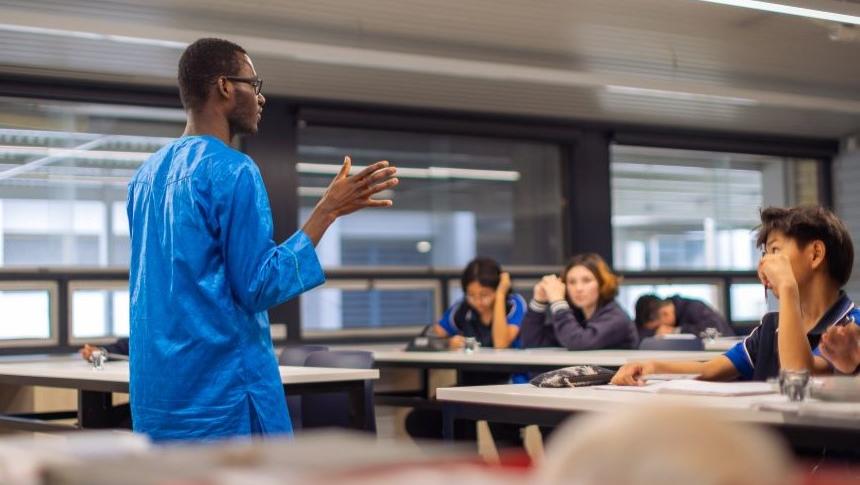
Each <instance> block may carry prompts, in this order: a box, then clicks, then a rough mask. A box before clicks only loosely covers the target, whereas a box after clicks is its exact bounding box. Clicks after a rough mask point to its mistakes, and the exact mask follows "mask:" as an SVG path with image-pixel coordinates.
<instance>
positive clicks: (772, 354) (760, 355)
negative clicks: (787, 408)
mask: <svg viewBox="0 0 860 485" xmlns="http://www.w3.org/2000/svg"><path fill="white" fill-rule="evenodd" d="M845 321H847V322H848V324H850V325H860V309H858V308H856V307H855V306H854V302H853V301H851V299H850V298H848V296H847V295H846V294H845V293H844V292H843V293H841V294H840V296H839V299H838V300H836V303H834V304H833V306H831V307H830V309H829V310H827V311H826V312H825V313H824V315H823V316H822V317H821V320H819V321H818V323H817V324H816V325H815V327H814V328H813V329H812V330H810V331H809V333H807V338H808V339H809V346H810V347H811V348H812V349H813V351H812V353H813V354H815V355H817V356H821V351H820V349H819V348H818V343H819V341H820V340H821V335H822V334H823V333H824V332H825V331H826V330H827V329H828V328H829V327H830V326H831V325H834V324H836V323H840V322H845ZM778 328H779V312H771V313H768V314H766V315H765V316H764V317H763V318H762V319H761V324H760V325H759V326H758V327H756V328H755V330H753V331H752V333H750V334H749V335H748V336H747V337H746V338H745V339H744V340H743V341H742V342H738V343H737V344H735V346H734V347H732V348H731V349H729V351H728V352H726V353H725V354H724V355H725V356H726V357H728V359H729V360H730V361H731V362H732V365H734V366H735V369H737V371H738V373H739V374H740V376H741V379H745V380H753V381H764V380H767V379H769V378H771V377H777V376H778V375H779V349H778V348H777V333H776V332H777V330H778Z"/></svg>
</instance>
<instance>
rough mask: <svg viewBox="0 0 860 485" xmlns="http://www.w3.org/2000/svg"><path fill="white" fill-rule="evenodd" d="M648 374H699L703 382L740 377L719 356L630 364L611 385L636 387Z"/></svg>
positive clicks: (615, 377) (617, 374)
mask: <svg viewBox="0 0 860 485" xmlns="http://www.w3.org/2000/svg"><path fill="white" fill-rule="evenodd" d="M649 374H699V379H701V380H703V381H730V380H732V379H737V377H738V376H739V375H740V374H739V373H738V371H737V369H735V366H734V364H732V361H730V360H729V358H728V357H726V356H724V355H721V356H719V357H716V358H713V359H711V360H709V361H707V362H693V361H688V362H672V361H659V360H652V361H647V362H631V363H629V364H625V365H624V366H622V367H621V368H620V369H618V372H616V373H615V376H613V377H612V382H611V384H615V385H617V386H638V385H641V384H642V381H641V378H642V377H644V376H646V375H649Z"/></svg>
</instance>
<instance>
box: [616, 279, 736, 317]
mask: <svg viewBox="0 0 860 485" xmlns="http://www.w3.org/2000/svg"><path fill="white" fill-rule="evenodd" d="M648 293H652V294H655V295H657V296H659V297H660V298H667V297H670V296H675V295H681V296H683V297H684V298H693V299H696V300H701V301H703V302H705V303H707V304H708V305H709V306H710V307H712V308H715V309H717V311H719V312H721V313H722V312H723V310H722V307H723V304H722V299H721V298H720V287H719V286H718V285H713V284H680V283H676V284H623V285H621V287H620V288H619V290H618V302H619V303H620V304H621V306H622V308H624V310H625V311H627V314H628V315H630V318H634V317H635V316H636V300H638V299H639V297H640V296H642V295H645V294H648Z"/></svg>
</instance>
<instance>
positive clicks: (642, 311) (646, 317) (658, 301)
mask: <svg viewBox="0 0 860 485" xmlns="http://www.w3.org/2000/svg"><path fill="white" fill-rule="evenodd" d="M668 303H671V302H670V301H669V300H664V299H662V298H660V297H659V296H657V295H654V294H647V295H642V296H640V297H639V299H638V300H636V309H635V312H636V320H635V321H636V326H637V327H642V326H643V325H645V324H646V323H648V322H650V321H651V320H654V318H655V317H656V316H657V310H659V309H660V308H662V307H663V306H664V305H666V304H668Z"/></svg>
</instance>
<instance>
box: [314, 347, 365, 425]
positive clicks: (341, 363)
mask: <svg viewBox="0 0 860 485" xmlns="http://www.w3.org/2000/svg"><path fill="white" fill-rule="evenodd" d="M305 366H306V367H336V368H342V369H372V368H373V353H372V352H364V351H359V350H335V351H327V352H313V353H311V354H310V355H309V356H308V358H307V360H306V361H305ZM364 405H365V409H367V421H366V422H365V426H364V428H365V430H367V431H372V432H376V414H375V413H374V410H373V381H365V382H364ZM302 426H303V427H304V428H326V427H340V428H349V427H351V425H350V405H349V396H348V395H347V394H346V393H345V392H343V393H328V394H310V395H306V396H304V397H303V398H302Z"/></svg>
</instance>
